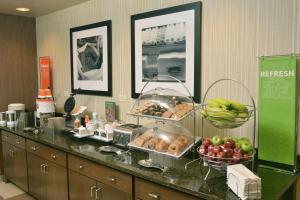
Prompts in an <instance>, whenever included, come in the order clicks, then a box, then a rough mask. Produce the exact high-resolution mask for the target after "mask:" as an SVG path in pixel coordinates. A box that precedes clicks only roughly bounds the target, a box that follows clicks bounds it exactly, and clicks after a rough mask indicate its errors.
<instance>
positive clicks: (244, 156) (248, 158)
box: [243, 153, 250, 161]
mask: <svg viewBox="0 0 300 200" xmlns="http://www.w3.org/2000/svg"><path fill="white" fill-rule="evenodd" d="M243 160H244V161H248V160H250V157H249V155H248V154H246V153H245V154H244V155H243Z"/></svg>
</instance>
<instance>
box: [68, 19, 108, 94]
mask: <svg viewBox="0 0 300 200" xmlns="http://www.w3.org/2000/svg"><path fill="white" fill-rule="evenodd" d="M94 33H95V34H94ZM80 34H82V35H84V34H86V35H87V37H80V36H78V35H80ZM93 34H94V35H93ZM75 40H76V41H75ZM78 40H81V44H80V45H82V44H84V45H82V47H84V46H85V51H86V52H84V53H85V54H84V55H82V57H80V53H78V55H77V56H76V55H75V54H74V53H75V49H74V44H75V43H76V45H77V46H76V47H77V51H76V52H78V50H79V49H80V48H81V47H79V48H78V46H79V44H78V43H79V42H80V41H78ZM90 40H94V41H92V43H91V42H90ZM100 40H101V41H100ZM101 44H102V48H101ZM95 46H96V47H95ZM87 47H89V49H88V48H87ZM93 47H95V48H93ZM95 49H96V51H95ZM91 51H92V53H91ZM101 51H102V52H101ZM95 52H98V54H99V55H98V54H97V53H95ZM101 53H102V56H101ZM75 58H77V59H78V60H79V61H78V60H77V61H76V60H75ZM80 58H83V59H82V60H80ZM93 59H94V60H95V59H96V61H95V62H94V63H92V64H91V61H94V60H93ZM70 60H71V91H72V93H73V94H74V93H75V94H85V95H97V96H112V21H111V20H107V21H102V22H97V23H93V24H88V25H84V26H79V27H73V28H70ZM81 61H84V62H83V63H84V64H86V65H85V66H84V64H82V62H81ZM101 61H102V63H101ZM79 62H80V64H79ZM100 63H101V64H100ZM78 65H81V66H84V67H85V69H86V70H90V71H87V72H84V73H83V72H82V69H83V68H82V67H81V68H80V67H78ZM99 65H100V68H99ZM75 67H77V68H75ZM90 68H92V69H90ZM93 68H96V69H93ZM97 68H99V69H97ZM79 70H80V72H81V73H79V72H78V71H79ZM97 70H98V71H97ZM92 71H95V72H94V74H92ZM88 73H89V74H88ZM100 73H101V74H102V75H99V74H100ZM74 76H76V77H74ZM79 77H80V78H79ZM82 77H83V78H82ZM91 77H92V78H91ZM101 77H102V79H101ZM89 78H90V79H89ZM75 81H77V82H75Z"/></svg>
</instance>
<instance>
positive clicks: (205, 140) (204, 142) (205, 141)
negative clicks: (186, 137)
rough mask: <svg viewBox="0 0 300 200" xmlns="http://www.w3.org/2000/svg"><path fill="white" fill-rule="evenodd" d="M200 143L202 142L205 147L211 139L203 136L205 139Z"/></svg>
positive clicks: (209, 143)
mask: <svg viewBox="0 0 300 200" xmlns="http://www.w3.org/2000/svg"><path fill="white" fill-rule="evenodd" d="M202 144H204V145H205V146H206V147H208V146H209V145H211V144H212V142H211V139H210V138H205V139H204V140H203V143H202Z"/></svg>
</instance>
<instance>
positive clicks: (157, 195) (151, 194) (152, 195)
mask: <svg viewBox="0 0 300 200" xmlns="http://www.w3.org/2000/svg"><path fill="white" fill-rule="evenodd" d="M148 196H149V197H151V198H153V199H159V198H160V195H159V194H157V193H153V192H150V193H148Z"/></svg>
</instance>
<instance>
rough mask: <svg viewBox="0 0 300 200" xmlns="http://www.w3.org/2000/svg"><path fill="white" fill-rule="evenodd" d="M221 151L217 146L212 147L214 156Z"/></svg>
mask: <svg viewBox="0 0 300 200" xmlns="http://www.w3.org/2000/svg"><path fill="white" fill-rule="evenodd" d="M221 151H222V149H221V147H220V146H219V145H216V146H214V149H213V152H214V154H218V153H219V152H221Z"/></svg>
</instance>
